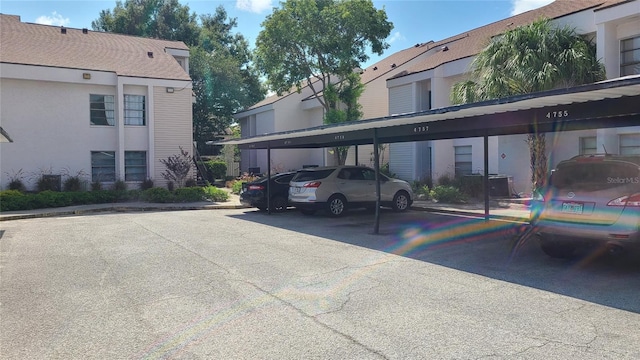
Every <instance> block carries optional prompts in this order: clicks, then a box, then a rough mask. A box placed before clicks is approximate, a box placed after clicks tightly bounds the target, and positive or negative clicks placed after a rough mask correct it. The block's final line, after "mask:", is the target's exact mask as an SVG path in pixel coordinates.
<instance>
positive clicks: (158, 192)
mask: <svg viewBox="0 0 640 360" xmlns="http://www.w3.org/2000/svg"><path fill="white" fill-rule="evenodd" d="M141 198H142V200H144V201H148V202H155V203H166V202H171V201H173V194H172V193H171V191H169V190H167V189H165V188H161V187H154V188H151V189H147V190H144V191H143V192H142V195H141Z"/></svg>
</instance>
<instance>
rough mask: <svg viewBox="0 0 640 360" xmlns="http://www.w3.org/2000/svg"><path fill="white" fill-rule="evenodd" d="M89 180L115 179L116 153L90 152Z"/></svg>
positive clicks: (107, 180)
mask: <svg viewBox="0 0 640 360" xmlns="http://www.w3.org/2000/svg"><path fill="white" fill-rule="evenodd" d="M91 181H92V182H112V181H116V153H115V152H114V151H92V152H91Z"/></svg>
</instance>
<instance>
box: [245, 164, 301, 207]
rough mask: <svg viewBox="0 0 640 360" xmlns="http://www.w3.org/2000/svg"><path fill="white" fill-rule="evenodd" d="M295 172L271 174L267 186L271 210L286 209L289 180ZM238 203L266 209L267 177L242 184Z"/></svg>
mask: <svg viewBox="0 0 640 360" xmlns="http://www.w3.org/2000/svg"><path fill="white" fill-rule="evenodd" d="M295 174H296V173H295V172H286V173H280V174H274V175H271V181H270V182H269V186H270V187H271V189H270V192H271V211H278V212H279V211H284V210H286V209H287V206H288V201H287V198H288V196H289V181H291V179H292V178H293V176H294V175H295ZM240 203H241V204H243V205H246V206H251V207H257V208H258V209H260V210H263V211H264V210H267V208H268V205H267V177H266V176H264V177H261V178H260V179H258V180H255V181H252V182H248V183H244V184H242V190H241V191H240Z"/></svg>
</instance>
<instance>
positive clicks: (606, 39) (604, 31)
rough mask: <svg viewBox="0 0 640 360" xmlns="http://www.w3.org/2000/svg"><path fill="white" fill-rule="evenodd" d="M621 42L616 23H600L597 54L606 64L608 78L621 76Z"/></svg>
mask: <svg viewBox="0 0 640 360" xmlns="http://www.w3.org/2000/svg"><path fill="white" fill-rule="evenodd" d="M619 44H620V42H619V41H618V38H617V35H616V25H615V24H612V23H610V22H608V23H602V24H598V35H597V45H596V56H597V58H598V60H600V61H601V62H602V63H603V64H604V68H605V71H606V77H607V79H613V78H616V77H619V76H620V45H619Z"/></svg>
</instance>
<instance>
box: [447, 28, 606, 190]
mask: <svg viewBox="0 0 640 360" xmlns="http://www.w3.org/2000/svg"><path fill="white" fill-rule="evenodd" d="M471 67H472V70H471V77H470V79H469V80H467V81H464V82H459V83H457V84H455V85H454V86H453V89H452V91H451V101H452V103H454V104H462V103H470V102H476V101H483V100H490V99H497V98H502V97H507V96H513V95H519V94H527V93H533V92H537V91H544V90H551V89H560V88H568V87H572V86H576V85H581V84H587V83H592V82H596V81H600V80H604V79H605V71H604V66H603V65H602V64H601V63H600V62H599V61H598V59H597V58H596V47H595V44H594V43H592V42H591V41H589V40H588V39H586V38H584V37H581V36H580V35H578V34H577V33H576V31H575V29H573V28H570V27H567V26H565V27H554V26H553V25H552V24H551V21H550V20H548V19H540V20H538V21H535V22H533V23H531V24H529V25H525V26H521V27H517V28H515V29H513V30H510V31H507V32H506V33H504V34H502V35H500V36H497V37H495V38H493V39H492V40H491V42H490V43H489V45H488V46H487V47H485V48H484V49H483V50H482V51H481V52H480V53H479V54H478V55H477V56H476V57H475V59H474V60H473V62H472V64H471ZM527 143H528V145H529V152H530V156H531V182H532V184H533V188H534V189H536V188H538V187H541V186H544V184H545V183H546V178H547V159H546V141H545V135H544V133H533V134H529V136H528V138H527Z"/></svg>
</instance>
